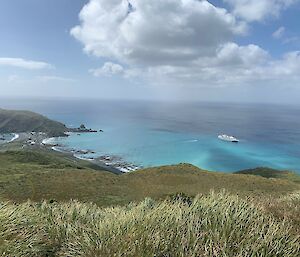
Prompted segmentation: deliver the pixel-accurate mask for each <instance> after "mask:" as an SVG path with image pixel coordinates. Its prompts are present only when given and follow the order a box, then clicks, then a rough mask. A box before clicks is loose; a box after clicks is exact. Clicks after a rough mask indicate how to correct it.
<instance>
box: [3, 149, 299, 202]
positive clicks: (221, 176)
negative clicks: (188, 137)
mask: <svg viewBox="0 0 300 257" xmlns="http://www.w3.org/2000/svg"><path fill="white" fill-rule="evenodd" d="M0 163H1V166H0V195H1V196H2V198H4V199H7V200H12V201H16V202H24V201H26V200H27V199H32V200H34V201H41V200H44V199H46V200H51V199H55V200H57V201H67V200H70V199H77V200H80V201H88V202H90V201H91V202H94V203H96V204H98V205H101V206H103V205H115V204H122V205H124V204H128V203H129V202H131V201H141V200H143V199H144V198H145V197H152V198H154V199H162V198H165V197H166V196H168V195H172V194H175V193H179V192H182V193H185V194H187V195H190V196H195V195H197V194H206V193H208V192H209V191H210V190H215V191H220V190H222V189H226V190H227V191H228V192H231V193H235V194H236V193H239V194H240V195H250V194H251V195H256V196H260V195H284V194H288V193H290V192H293V191H294V190H297V189H299V186H300V183H298V182H297V181H295V180H290V179H289V177H285V178H281V179H273V178H271V179H268V178H264V177H261V176H253V175H248V174H240V175H237V174H226V173H219V172H208V171H204V170H201V169H199V168H197V167H195V166H192V165H189V164H180V165H174V166H164V167H157V168H149V169H145V170H139V171H136V172H132V173H128V174H123V175H115V174H112V173H110V172H107V171H103V170H101V168H99V167H97V166H93V165H91V164H90V163H89V162H84V161H77V160H74V159H70V158H69V157H68V156H64V155H61V154H57V153H49V152H46V151H45V152H43V151H39V152H27V151H11V152H4V153H0ZM295 176H297V175H295ZM291 177H292V176H291ZM297 177H298V176H297Z"/></svg>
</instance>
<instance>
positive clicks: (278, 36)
mask: <svg viewBox="0 0 300 257" xmlns="http://www.w3.org/2000/svg"><path fill="white" fill-rule="evenodd" d="M284 33H285V27H282V26H281V27H279V28H278V29H277V30H276V31H274V33H273V34H272V36H273V38H276V39H281V38H282V37H283V35H284Z"/></svg>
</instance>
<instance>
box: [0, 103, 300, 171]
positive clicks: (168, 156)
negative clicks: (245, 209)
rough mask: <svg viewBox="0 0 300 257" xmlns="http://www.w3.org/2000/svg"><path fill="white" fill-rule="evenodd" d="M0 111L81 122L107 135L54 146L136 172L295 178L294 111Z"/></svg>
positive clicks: (229, 107) (53, 107)
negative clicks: (176, 168)
mask: <svg viewBox="0 0 300 257" xmlns="http://www.w3.org/2000/svg"><path fill="white" fill-rule="evenodd" d="M0 108H9V109H26V110H32V111H36V112H39V113H42V114H44V115H47V116H48V117H49V118H52V119H55V120H58V121H61V122H63V123H65V124H66V125H67V126H70V127H78V126H79V125H80V124H81V123H84V124H85V125H86V126H87V127H89V128H93V129H102V130H104V133H95V134H93V133H91V134H81V135H80V136H79V135H77V134H74V135H72V136H70V137H68V138H64V139H60V140H59V142H60V143H62V144H64V145H65V146H66V147H70V148H76V149H90V150H93V151H95V152H96V154H95V155H99V156H100V155H106V154H108V155H116V156H119V157H121V158H123V159H124V160H126V161H128V162H130V163H134V164H136V165H138V166H143V167H150V166H157V165H165V164H177V163H182V162H185V163H191V164H194V165H196V166H198V167H200V168H203V169H207V170H213V171H223V172H233V171H237V170H241V169H248V168H255V167H261V166H266V167H271V168H277V169H288V170H294V171H297V172H299V173H300V107H299V106H280V105H262V104H229V103H222V104H220V103H218V104H216V103H189V102H180V103H171V102H165V103H164V102H154V101H153V102H145V101H140V102H139V101H107V100H106V101H104V100H64V99H52V100H49V99H48V100H20V99H19V100H13V99H6V100H4V99H1V102H0ZM219 134H229V135H234V136H236V137H237V138H239V139H240V143H238V144H234V143H228V142H223V141H220V140H219V139H218V138H217V136H218V135H219Z"/></svg>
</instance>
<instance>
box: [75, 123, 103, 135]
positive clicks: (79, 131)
mask: <svg viewBox="0 0 300 257" xmlns="http://www.w3.org/2000/svg"><path fill="white" fill-rule="evenodd" d="M69 132H74V133H96V132H98V131H97V130H94V129H88V128H86V126H85V125H84V124H81V125H80V127H79V128H69ZM78 135H79V134H78Z"/></svg>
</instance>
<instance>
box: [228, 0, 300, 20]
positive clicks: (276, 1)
mask: <svg viewBox="0 0 300 257" xmlns="http://www.w3.org/2000/svg"><path fill="white" fill-rule="evenodd" d="M223 1H224V2H226V3H228V4H229V5H230V6H232V8H233V13H234V14H235V15H237V16H239V17H241V18H243V19H245V20H246V21H249V22H252V21H263V20H265V19H266V18H269V17H278V16H279V15H280V13H281V11H283V10H285V9H286V8H288V7H290V6H291V5H292V4H294V3H296V2H298V0H223Z"/></svg>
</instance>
